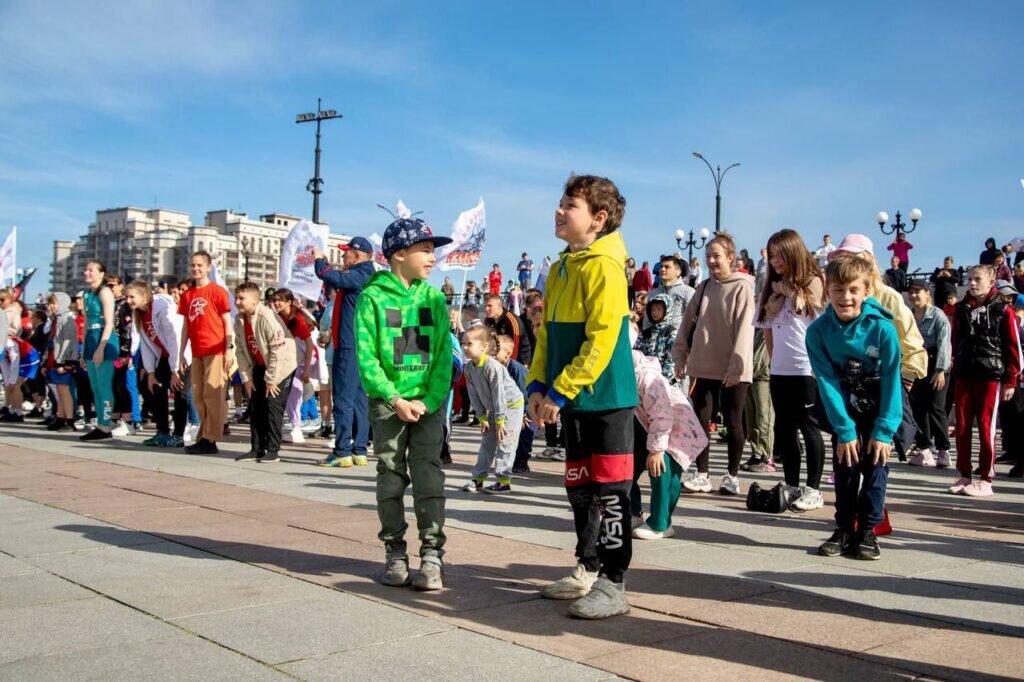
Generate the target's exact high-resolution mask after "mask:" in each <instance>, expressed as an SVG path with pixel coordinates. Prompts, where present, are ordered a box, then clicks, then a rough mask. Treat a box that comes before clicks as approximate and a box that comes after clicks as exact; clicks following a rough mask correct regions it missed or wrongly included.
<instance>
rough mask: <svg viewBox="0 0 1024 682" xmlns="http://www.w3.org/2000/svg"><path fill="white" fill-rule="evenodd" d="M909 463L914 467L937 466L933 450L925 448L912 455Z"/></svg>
mask: <svg viewBox="0 0 1024 682" xmlns="http://www.w3.org/2000/svg"><path fill="white" fill-rule="evenodd" d="M907 464H909V465H910V466H914V467H933V466H935V456H934V455H933V454H932V451H931V450H929V449H928V448H924V449H923V450H919V451H918V453H917V454H916V455H914V456H913V457H911V458H910V460H909V461H908V462H907Z"/></svg>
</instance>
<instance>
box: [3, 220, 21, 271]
mask: <svg viewBox="0 0 1024 682" xmlns="http://www.w3.org/2000/svg"><path fill="white" fill-rule="evenodd" d="M17 241H18V228H17V227H12V228H11V233H10V234H9V235H7V239H5V240H4V245H3V246H2V247H0V282H6V281H7V280H11V284H14V278H15V277H16V274H15V271H14V268H15V267H16V266H15V263H14V261H15V257H16V255H17Z"/></svg>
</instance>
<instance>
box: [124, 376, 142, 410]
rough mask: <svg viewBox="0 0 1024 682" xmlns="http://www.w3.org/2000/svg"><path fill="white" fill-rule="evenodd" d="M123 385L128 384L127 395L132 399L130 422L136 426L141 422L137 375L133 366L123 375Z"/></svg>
mask: <svg viewBox="0 0 1024 682" xmlns="http://www.w3.org/2000/svg"><path fill="white" fill-rule="evenodd" d="M125 383H127V384H128V395H129V397H131V399H132V422H133V423H135V424H138V423H139V422H141V421H142V405H140V404H139V375H138V372H136V371H135V365H132V366H131V367H129V368H128V371H127V372H126V373H125Z"/></svg>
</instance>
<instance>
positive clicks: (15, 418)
mask: <svg viewBox="0 0 1024 682" xmlns="http://www.w3.org/2000/svg"><path fill="white" fill-rule="evenodd" d="M23 421H25V418H24V417H22V416H21V415H20V414H15V413H13V412H8V413H7V414H5V415H4V416H2V417H0V422H23Z"/></svg>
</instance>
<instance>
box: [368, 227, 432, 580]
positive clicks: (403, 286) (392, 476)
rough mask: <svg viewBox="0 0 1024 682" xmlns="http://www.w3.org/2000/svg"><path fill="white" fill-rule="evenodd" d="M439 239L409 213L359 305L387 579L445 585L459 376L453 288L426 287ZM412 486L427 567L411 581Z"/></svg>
mask: <svg viewBox="0 0 1024 682" xmlns="http://www.w3.org/2000/svg"><path fill="white" fill-rule="evenodd" d="M450 242H451V239H449V238H447V237H435V236H434V235H433V233H432V232H431V231H430V228H429V227H427V226H426V224H425V223H424V222H423V221H422V220H419V219H408V218H399V219H398V220H395V222H393V223H391V224H390V225H389V226H388V228H387V230H385V232H384V239H383V242H382V250H383V252H384V257H385V258H387V259H388V264H389V265H390V266H391V270H390V271H386V270H385V271H381V272H378V273H376V274H374V275H373V276H371V277H370V279H369V281H368V282H367V283H366V285H365V286H364V287H363V291H362V293H361V294H360V296H359V300H358V301H357V303H356V345H357V354H358V358H359V378H360V380H361V381H362V384H363V388H364V389H365V390H366V395H367V396H368V397H369V399H370V424H371V425H372V426H373V449H374V452H375V453H376V455H377V515H378V516H379V517H380V525H381V530H380V533H379V534H378V537H379V538H380V539H381V540H382V541H383V542H384V547H385V550H386V552H387V559H386V560H387V566H386V568H385V570H384V575H383V577H382V578H381V583H383V584H384V585H391V586H394V587H401V586H405V585H408V584H409V583H410V582H411V583H412V585H413V587H415V588H416V589H418V590H440V589H441V588H443V587H444V565H443V563H442V561H441V557H442V555H443V553H444V552H443V549H442V548H443V547H444V543H445V535H444V530H443V527H444V472H443V471H442V470H441V443H442V441H443V440H444V415H443V414H442V413H441V410H440V408H441V407H442V406H443V405H444V403H445V401H446V400H447V398H448V391H449V389H450V388H451V378H452V348H451V334H450V332H449V329H448V311H447V308H446V306H445V300H444V294H443V293H441V291H440V290H438V289H435V288H434V287H432V286H430V285H429V284H427V283H426V281H425V280H426V279H427V277H428V276H429V275H430V270H431V268H433V266H434V261H435V257H434V249H435V248H437V247H439V246H443V245H445V244H448V243H450ZM410 482H411V483H412V495H413V508H414V509H415V512H416V525H417V526H418V528H419V535H420V570H419V572H418V573H417V574H416V576H415V578H413V579H412V580H410V578H409V555H408V554H407V553H406V543H405V531H406V530H407V529H408V524H407V523H406V522H405V489H406V488H407V487H409V483H410Z"/></svg>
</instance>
